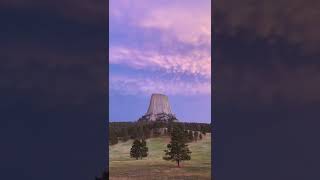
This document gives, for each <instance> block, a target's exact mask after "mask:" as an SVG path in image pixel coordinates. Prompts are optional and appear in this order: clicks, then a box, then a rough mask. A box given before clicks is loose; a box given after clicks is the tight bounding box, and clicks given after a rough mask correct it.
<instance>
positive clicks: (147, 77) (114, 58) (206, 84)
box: [109, 0, 211, 122]
mask: <svg viewBox="0 0 320 180" xmlns="http://www.w3.org/2000/svg"><path fill="white" fill-rule="evenodd" d="M109 5H110V7H109V9H110V11H109V102H110V103H109V110H110V111H109V113H110V114H109V120H110V121H135V120H137V119H139V118H140V117H141V116H142V115H144V114H145V113H146V111H147V108H148V105H149V100H150V97H151V94H152V93H162V94H165V95H167V96H168V97H169V102H170V104H171V108H172V110H173V112H174V113H175V114H176V116H177V118H178V119H179V120H180V121H193V122H210V121H211V1H210V0H204V1H195V0H186V1H183V3H181V0H171V1H168V0H159V1H150V0H141V1H134V0H123V1H118V0H111V1H110V4H109Z"/></svg>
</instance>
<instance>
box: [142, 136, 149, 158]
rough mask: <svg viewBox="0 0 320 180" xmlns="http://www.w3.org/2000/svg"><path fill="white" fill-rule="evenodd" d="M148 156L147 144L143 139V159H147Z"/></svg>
mask: <svg viewBox="0 0 320 180" xmlns="http://www.w3.org/2000/svg"><path fill="white" fill-rule="evenodd" d="M147 156H148V147H147V142H146V141H145V140H144V139H142V141H141V159H142V157H147Z"/></svg>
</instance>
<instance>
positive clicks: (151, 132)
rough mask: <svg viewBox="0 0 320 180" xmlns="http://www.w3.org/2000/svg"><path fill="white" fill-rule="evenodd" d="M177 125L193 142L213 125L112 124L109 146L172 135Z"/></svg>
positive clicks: (208, 131) (185, 123) (155, 122)
mask: <svg viewBox="0 0 320 180" xmlns="http://www.w3.org/2000/svg"><path fill="white" fill-rule="evenodd" d="M175 124H180V125H181V126H182V127H183V129H184V131H185V133H186V136H189V137H190V140H193V136H194V140H197V139H198V138H199V136H200V135H201V134H203V135H205V134H206V133H210V132H211V124H206V123H189V122H188V123H187V122H175V121H167V122H165V121H152V122H143V121H138V122H110V123H109V145H113V144H117V143H118V142H119V141H124V142H125V141H127V140H129V139H148V138H150V137H157V136H160V135H170V133H171V131H172V127H173V126H174V125H175ZM191 132H193V133H191ZM187 133H188V134H187ZM201 136H202V135H201Z"/></svg>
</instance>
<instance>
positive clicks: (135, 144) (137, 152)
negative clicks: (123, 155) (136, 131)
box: [130, 139, 141, 160]
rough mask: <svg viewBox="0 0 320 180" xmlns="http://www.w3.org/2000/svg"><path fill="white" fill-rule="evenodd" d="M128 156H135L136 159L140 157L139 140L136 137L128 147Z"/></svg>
mask: <svg viewBox="0 0 320 180" xmlns="http://www.w3.org/2000/svg"><path fill="white" fill-rule="evenodd" d="M130 157H131V158H136V159H137V160H138V159H139V158H140V157H141V142H140V141H139V140H138V139H136V140H134V142H133V145H132V147H131V149H130Z"/></svg>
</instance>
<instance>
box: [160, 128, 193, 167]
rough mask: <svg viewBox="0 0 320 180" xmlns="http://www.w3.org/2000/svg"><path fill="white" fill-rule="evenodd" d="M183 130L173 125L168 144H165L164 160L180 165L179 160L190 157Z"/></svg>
mask: <svg viewBox="0 0 320 180" xmlns="http://www.w3.org/2000/svg"><path fill="white" fill-rule="evenodd" d="M184 135H185V133H184V131H183V129H182V127H181V126H175V127H174V128H173V131H172V133H171V141H170V144H168V145H167V149H166V150H164V152H165V156H164V157H163V159H164V160H167V161H169V160H171V161H175V162H177V165H178V167H180V162H181V161H186V160H190V159H191V156H190V154H191V151H190V150H189V148H188V145H187V144H185V138H184Z"/></svg>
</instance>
